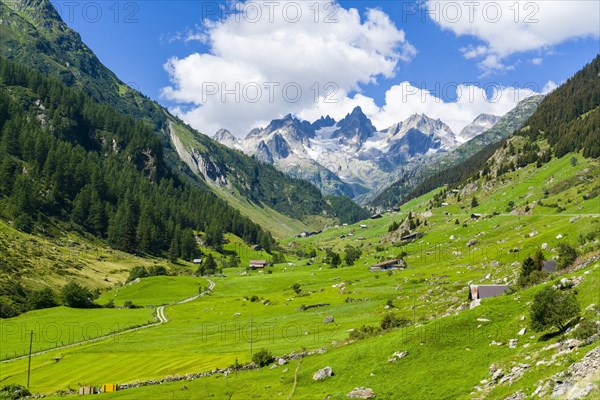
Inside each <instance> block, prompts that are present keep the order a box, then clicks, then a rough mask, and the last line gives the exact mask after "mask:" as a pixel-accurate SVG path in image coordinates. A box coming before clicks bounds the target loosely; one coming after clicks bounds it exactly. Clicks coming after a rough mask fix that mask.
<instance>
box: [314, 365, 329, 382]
mask: <svg viewBox="0 0 600 400" xmlns="http://www.w3.org/2000/svg"><path fill="white" fill-rule="evenodd" d="M333 375H334V374H333V370H332V369H331V367H325V368H321V369H320V370H318V371H317V372H315V373H314V374H313V380H315V381H322V380H323V379H325V378H328V377H330V376H333Z"/></svg>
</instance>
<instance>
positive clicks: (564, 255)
mask: <svg viewBox="0 0 600 400" xmlns="http://www.w3.org/2000/svg"><path fill="white" fill-rule="evenodd" d="M576 259H577V251H576V250H575V249H574V248H573V247H571V246H569V245H568V244H566V243H561V244H559V245H558V267H559V268H561V269H563V268H566V267H568V266H570V265H571V264H573V263H574V262H575V260H576Z"/></svg>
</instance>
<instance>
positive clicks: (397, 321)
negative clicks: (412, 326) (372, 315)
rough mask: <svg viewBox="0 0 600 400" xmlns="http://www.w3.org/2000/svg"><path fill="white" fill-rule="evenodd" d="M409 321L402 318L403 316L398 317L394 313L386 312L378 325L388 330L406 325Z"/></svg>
mask: <svg viewBox="0 0 600 400" xmlns="http://www.w3.org/2000/svg"><path fill="white" fill-rule="evenodd" d="M409 323H410V322H409V321H408V320H406V319H403V318H399V317H398V316H396V314H394V313H388V314H386V315H385V316H384V317H383V319H382V320H381V323H380V324H379V326H380V327H381V329H383V330H384V331H387V330H390V329H394V328H397V327H399V326H407V325H408V324H409Z"/></svg>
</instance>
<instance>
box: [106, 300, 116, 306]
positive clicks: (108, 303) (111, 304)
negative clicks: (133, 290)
mask: <svg viewBox="0 0 600 400" xmlns="http://www.w3.org/2000/svg"><path fill="white" fill-rule="evenodd" d="M104 308H115V301H114V300H113V299H110V300H108V301H107V302H106V304H105V305H104Z"/></svg>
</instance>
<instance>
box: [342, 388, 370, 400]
mask: <svg viewBox="0 0 600 400" xmlns="http://www.w3.org/2000/svg"><path fill="white" fill-rule="evenodd" d="M346 396H347V397H349V398H351V399H372V398H373V397H375V392H374V391H373V389H371V388H364V387H359V388H354V389H353V390H352V391H351V392H350V393H348V394H347V395H346Z"/></svg>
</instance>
